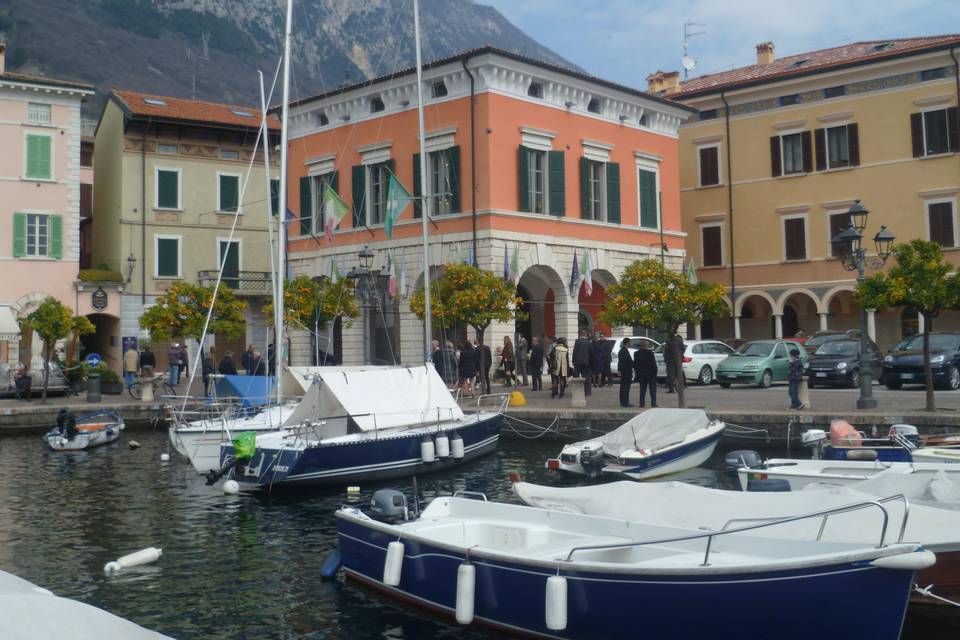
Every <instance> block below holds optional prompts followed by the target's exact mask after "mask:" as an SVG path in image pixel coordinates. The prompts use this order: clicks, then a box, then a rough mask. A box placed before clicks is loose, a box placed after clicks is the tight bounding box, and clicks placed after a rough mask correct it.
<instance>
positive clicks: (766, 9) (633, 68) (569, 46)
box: [477, 0, 960, 89]
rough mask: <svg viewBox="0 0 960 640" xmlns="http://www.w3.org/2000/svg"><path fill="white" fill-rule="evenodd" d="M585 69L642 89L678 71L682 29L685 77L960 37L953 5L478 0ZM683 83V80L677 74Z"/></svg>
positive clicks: (872, 0) (837, 0) (868, 0)
mask: <svg viewBox="0 0 960 640" xmlns="http://www.w3.org/2000/svg"><path fill="white" fill-rule="evenodd" d="M477 1H478V3H479V4H485V5H492V6H493V7H495V8H496V9H497V10H499V11H500V12H501V13H502V14H503V15H504V16H506V17H507V19H509V20H510V21H511V22H512V23H513V24H515V25H516V26H517V27H519V28H520V29H522V30H523V31H524V32H526V33H527V34H528V35H529V36H531V37H532V38H534V39H535V40H537V41H538V42H540V43H541V44H543V45H546V46H547V47H549V48H551V49H553V50H554V51H555V52H557V53H558V54H560V55H561V56H563V57H564V58H566V59H567V60H569V61H571V62H573V63H574V64H576V65H577V66H579V67H581V68H582V69H584V70H585V71H586V72H587V73H589V74H591V75H594V76H597V77H600V78H604V79H606V80H611V81H614V82H619V83H621V84H625V85H627V86H632V87H636V88H639V89H646V77H647V75H648V74H650V73H653V72H654V71H657V70H658V69H659V70H663V71H682V67H681V66H680V61H681V58H682V56H683V24H684V23H685V22H687V21H688V20H692V21H693V22H697V23H701V24H702V25H704V26H698V27H694V28H695V29H696V30H698V31H705V32H706V33H704V34H703V35H699V36H694V37H692V38H690V40H689V55H690V56H691V57H692V58H694V59H695V60H696V61H697V66H696V68H695V69H694V70H693V71H692V72H690V77H691V78H692V77H695V76H697V75H702V74H705V73H713V72H717V71H724V70H728V69H732V68H735V67H742V66H746V65H750V64H754V63H755V62H756V49H755V45H756V44H758V43H760V42H765V41H768V40H769V41H772V42H773V43H774V47H775V53H776V55H777V56H778V57H782V56H787V55H791V54H794V53H801V52H805V51H815V50H817V49H825V48H828V47H834V46H839V45H842V44H846V43H849V42H859V41H863V40H878V39H890V38H906V37H915V36H922V35H941V34H944V33H958V32H960V1H958V0H939V1H930V0H800V1H797V0H793V1H783V0H766V1H762V0H661V1H659V2H653V1H651V0H477ZM681 77H682V76H681Z"/></svg>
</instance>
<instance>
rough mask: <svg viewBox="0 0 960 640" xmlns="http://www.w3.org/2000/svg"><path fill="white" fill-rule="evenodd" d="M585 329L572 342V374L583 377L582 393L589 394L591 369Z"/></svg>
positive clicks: (591, 380) (588, 340)
mask: <svg viewBox="0 0 960 640" xmlns="http://www.w3.org/2000/svg"><path fill="white" fill-rule="evenodd" d="M588 335H589V334H588V333H587V331H586V329H584V330H583V331H581V332H580V337H579V338H577V341H576V342H574V343H573V375H574V376H576V377H578V378H583V395H586V396H589V395H590V394H591V390H592V388H593V386H592V384H591V383H592V382H593V371H591V370H590V338H589V337H588Z"/></svg>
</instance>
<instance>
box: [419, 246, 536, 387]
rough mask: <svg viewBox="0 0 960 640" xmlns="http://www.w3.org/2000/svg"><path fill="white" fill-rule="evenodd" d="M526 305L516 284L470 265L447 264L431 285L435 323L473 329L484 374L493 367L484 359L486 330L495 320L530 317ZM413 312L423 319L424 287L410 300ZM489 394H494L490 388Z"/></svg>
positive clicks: (431, 308) (503, 320)
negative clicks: (475, 333)
mask: <svg viewBox="0 0 960 640" xmlns="http://www.w3.org/2000/svg"><path fill="white" fill-rule="evenodd" d="M522 304H523V300H522V299H521V298H520V297H519V296H517V288H516V286H515V285H513V284H512V283H510V282H507V281H506V280H504V279H503V278H501V277H499V276H497V275H494V274H493V273H491V272H489V271H484V270H482V269H479V268H477V267H475V266H473V265H469V264H450V265H447V266H446V267H445V268H444V270H443V275H441V276H440V277H439V278H437V279H436V280H435V281H433V282H432V283H431V284H430V312H431V316H432V318H433V323H434V324H435V325H437V326H438V327H444V328H448V329H449V328H451V327H453V325H454V324H456V323H457V322H460V323H462V324H467V325H470V326H471V327H473V328H474V330H475V331H476V332H477V343H478V344H479V345H480V357H481V363H480V365H481V371H482V370H483V369H482V368H483V367H488V368H489V367H490V365H491V363H490V362H485V361H484V360H483V344H484V343H483V333H484V331H486V329H487V327H489V326H490V323H491V322H493V321H494V320H497V321H500V322H507V321H509V320H513V319H515V318H517V319H521V320H522V319H524V318H526V315H527V314H526V312H524V311H519V310H518V309H519V308H520V306H521V305H522ZM410 309H412V310H413V312H414V313H415V314H417V317H418V318H420V319H421V320H422V319H423V317H424V315H425V313H424V310H425V302H424V292H423V289H422V288H421V289H418V290H417V291H416V292H415V293H414V294H413V297H412V298H411V299H410ZM483 377H484V376H481V378H483ZM485 393H490V387H489V386H488V387H486V389H485Z"/></svg>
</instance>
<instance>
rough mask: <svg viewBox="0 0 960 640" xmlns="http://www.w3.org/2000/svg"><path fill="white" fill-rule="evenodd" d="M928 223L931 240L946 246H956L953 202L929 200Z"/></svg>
mask: <svg viewBox="0 0 960 640" xmlns="http://www.w3.org/2000/svg"><path fill="white" fill-rule="evenodd" d="M927 224H928V229H929V233H928V235H929V237H930V241H931V242H936V243H937V244H939V245H941V246H944V247H953V246H956V239H955V237H954V228H953V202H952V201H947V202H928V203H927Z"/></svg>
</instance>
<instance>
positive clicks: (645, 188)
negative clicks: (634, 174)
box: [639, 169, 658, 229]
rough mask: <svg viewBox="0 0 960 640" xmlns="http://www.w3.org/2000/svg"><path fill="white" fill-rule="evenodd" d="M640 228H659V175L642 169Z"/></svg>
mask: <svg viewBox="0 0 960 640" xmlns="http://www.w3.org/2000/svg"><path fill="white" fill-rule="evenodd" d="M639 171H640V226H641V227H646V228H648V229H655V228H657V226H658V225H657V174H656V173H654V172H653V171H645V170H644V169H640V170H639Z"/></svg>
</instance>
